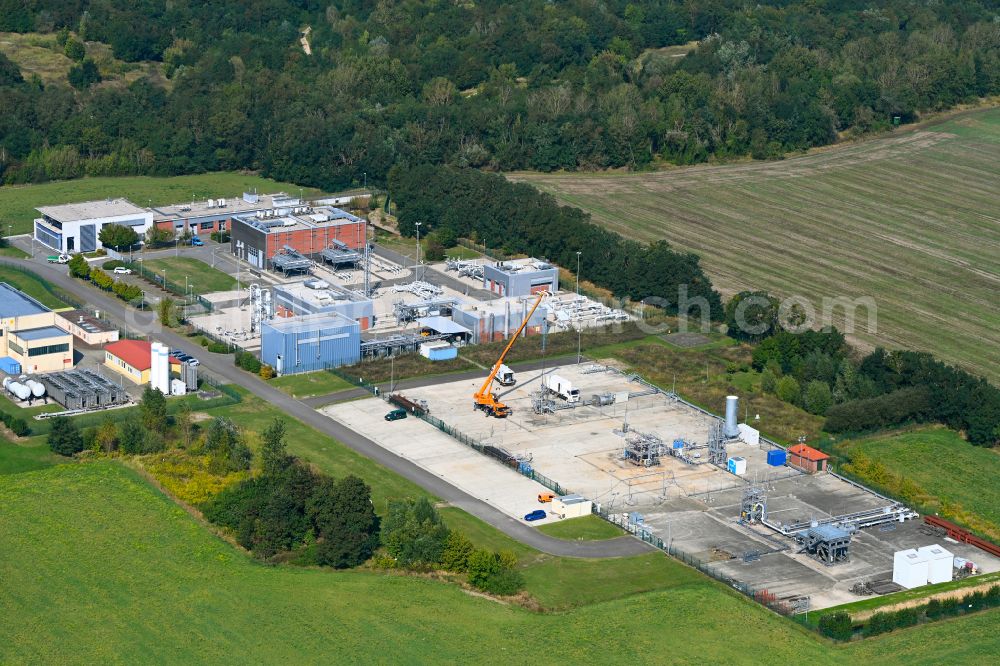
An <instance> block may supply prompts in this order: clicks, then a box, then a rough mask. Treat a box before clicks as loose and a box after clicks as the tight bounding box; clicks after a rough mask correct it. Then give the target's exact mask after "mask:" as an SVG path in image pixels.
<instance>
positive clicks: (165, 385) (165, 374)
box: [156, 344, 170, 395]
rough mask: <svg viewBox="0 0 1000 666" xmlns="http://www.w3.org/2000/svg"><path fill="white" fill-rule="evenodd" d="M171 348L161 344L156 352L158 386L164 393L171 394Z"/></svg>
mask: <svg viewBox="0 0 1000 666" xmlns="http://www.w3.org/2000/svg"><path fill="white" fill-rule="evenodd" d="M169 354H170V348H169V347H167V346H166V345H163V344H161V345H160V347H159V349H158V350H157V354H156V363H157V369H156V381H157V384H156V388H158V389H160V393H162V394H163V395H170V356H169Z"/></svg>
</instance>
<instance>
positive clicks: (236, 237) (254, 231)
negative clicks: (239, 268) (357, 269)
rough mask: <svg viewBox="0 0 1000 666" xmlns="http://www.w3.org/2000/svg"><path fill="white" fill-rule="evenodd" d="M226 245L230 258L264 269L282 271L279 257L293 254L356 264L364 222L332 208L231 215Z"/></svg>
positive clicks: (294, 209) (311, 258) (306, 207)
mask: <svg viewBox="0 0 1000 666" xmlns="http://www.w3.org/2000/svg"><path fill="white" fill-rule="evenodd" d="M230 242H231V247H232V252H233V254H234V255H236V256H237V257H239V258H240V259H243V260H245V261H246V262H247V263H249V264H251V265H252V266H256V267H257V268H263V269H268V270H284V264H285V262H283V261H281V260H282V258H287V257H289V256H291V257H293V258H295V256H296V255H301V257H303V258H306V259H310V260H312V261H320V262H322V261H330V260H331V259H330V258H332V260H333V261H334V262H335V263H336V262H339V263H356V262H358V261H360V260H361V258H362V256H361V253H360V252H359V251H360V250H361V249H362V248H364V246H365V221H364V220H363V219H361V218H360V217H357V216H356V215H352V214H350V213H348V212H347V211H344V210H341V209H339V208H334V207H333V206H317V207H312V206H306V205H302V206H293V207H292V208H291V209H290V210H288V211H287V212H285V211H282V210H275V211H270V212H267V211H265V212H263V213H258V214H253V215H238V216H235V217H234V218H233V221H232V238H231V241H230ZM276 258H278V261H275V259H276ZM293 270H299V269H298V268H293Z"/></svg>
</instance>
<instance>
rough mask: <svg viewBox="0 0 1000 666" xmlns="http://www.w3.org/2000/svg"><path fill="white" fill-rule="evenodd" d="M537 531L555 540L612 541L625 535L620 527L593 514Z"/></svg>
mask: <svg viewBox="0 0 1000 666" xmlns="http://www.w3.org/2000/svg"><path fill="white" fill-rule="evenodd" d="M538 531H539V532H544V533H545V534H548V535H549V536H554V537H556V538H557V539H571V540H580V541H600V540H603V539H614V538H615V537H620V536H622V535H623V534H625V532H623V531H622V529H621V528H620V527H616V526H614V525H612V524H611V523H609V522H608V521H606V520H603V519H601V518H598V517H597V516H595V515H593V514H591V515H588V516H580V517H579V518H568V519H566V520H560V521H559V522H556V523H549V524H548V525H539V527H538Z"/></svg>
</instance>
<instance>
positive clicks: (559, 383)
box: [542, 375, 580, 402]
mask: <svg viewBox="0 0 1000 666" xmlns="http://www.w3.org/2000/svg"><path fill="white" fill-rule="evenodd" d="M542 386H544V387H545V388H546V389H548V390H549V391H551V392H552V393H555V394H556V395H557V396H559V397H560V398H562V399H563V400H565V401H566V402H580V389H578V388H573V384H571V383H570V381H569V380H568V379H564V378H563V377H560V376H559V375H545V376H543V377H542Z"/></svg>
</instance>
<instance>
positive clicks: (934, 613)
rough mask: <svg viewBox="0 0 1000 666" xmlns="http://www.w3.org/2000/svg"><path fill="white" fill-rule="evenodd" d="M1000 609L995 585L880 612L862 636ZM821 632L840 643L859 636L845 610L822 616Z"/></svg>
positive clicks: (999, 594) (998, 589) (999, 588)
mask: <svg viewBox="0 0 1000 666" xmlns="http://www.w3.org/2000/svg"><path fill="white" fill-rule="evenodd" d="M998 606H1000V585H993V586H991V587H989V588H988V589H987V590H985V591H981V592H970V593H968V594H966V595H964V596H961V597H948V598H945V599H931V600H930V601H928V602H927V603H926V604H922V605H920V606H911V607H909V608H900V609H898V610H895V611H878V612H877V613H874V614H872V615H871V617H869V618H868V620H867V621H866V622H863V623H861V625H860V634H861V636H863V637H866V638H867V637H869V636H877V635H879V634H884V633H887V632H890V631H894V630H896V629H903V628H905V627H912V626H914V625H916V624H920V623H923V622H934V621H936V620H941V619H945V618H948V617H954V616H956V615H964V614H966V613H975V612H977V611H981V610H986V609H988V608H996V607H998ZM819 631H820V633H822V634H824V635H826V636H829V637H830V638H833V639H834V640H838V641H848V640H851V639H852V638H854V637H855V636H856V635H857V633H858V632H857V629H856V627H855V625H854V621H853V620H852V619H851V616H850V614H849V613H847V612H845V611H838V612H835V613H827V614H826V615H822V616H820V618H819Z"/></svg>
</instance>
